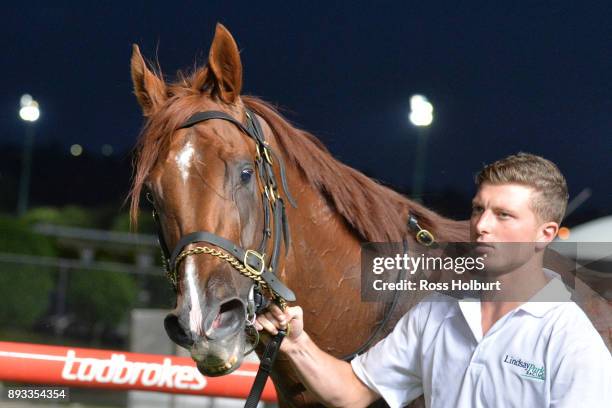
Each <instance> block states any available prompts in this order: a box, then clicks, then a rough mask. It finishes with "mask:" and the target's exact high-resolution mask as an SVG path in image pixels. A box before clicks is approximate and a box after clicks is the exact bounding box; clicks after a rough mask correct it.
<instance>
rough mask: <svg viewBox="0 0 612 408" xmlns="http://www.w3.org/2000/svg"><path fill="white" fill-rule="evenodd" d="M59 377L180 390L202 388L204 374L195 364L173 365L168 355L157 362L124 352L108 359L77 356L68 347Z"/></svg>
mask: <svg viewBox="0 0 612 408" xmlns="http://www.w3.org/2000/svg"><path fill="white" fill-rule="evenodd" d="M62 378H63V379H65V380H77V381H83V382H93V381H95V382H99V383H112V384H118V385H119V384H130V385H134V384H142V385H143V386H145V387H166V388H177V389H180V390H187V389H189V390H203V389H204V387H206V378H204V376H203V375H202V374H200V372H199V371H198V370H197V369H196V368H195V367H190V366H182V365H173V364H172V360H170V358H164V360H163V362H162V363H161V364H157V363H140V362H131V361H127V360H126V358H125V355H124V354H112V355H111V358H110V360H99V359H95V358H78V357H77V355H76V352H75V351H74V350H68V352H67V355H66V361H65V363H64V368H63V369H62Z"/></svg>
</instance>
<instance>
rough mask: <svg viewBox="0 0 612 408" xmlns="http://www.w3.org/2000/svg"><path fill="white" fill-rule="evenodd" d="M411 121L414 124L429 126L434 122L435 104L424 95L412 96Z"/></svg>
mask: <svg viewBox="0 0 612 408" xmlns="http://www.w3.org/2000/svg"><path fill="white" fill-rule="evenodd" d="M410 122H412V124H413V125H414V126H429V125H431V122H433V105H432V104H431V103H430V102H429V101H428V100H427V98H426V97H424V96H423V95H412V97H411V98H410Z"/></svg>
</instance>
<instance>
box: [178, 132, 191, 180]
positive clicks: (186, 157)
mask: <svg viewBox="0 0 612 408" xmlns="http://www.w3.org/2000/svg"><path fill="white" fill-rule="evenodd" d="M194 153H195V150H194V148H193V145H192V144H191V142H187V144H186V145H185V147H183V149H182V150H181V151H180V152H179V154H177V155H176V164H177V165H178V168H179V170H180V172H181V177H182V178H183V181H185V182H186V181H187V178H188V177H189V168H190V167H191V161H192V159H193V154H194Z"/></svg>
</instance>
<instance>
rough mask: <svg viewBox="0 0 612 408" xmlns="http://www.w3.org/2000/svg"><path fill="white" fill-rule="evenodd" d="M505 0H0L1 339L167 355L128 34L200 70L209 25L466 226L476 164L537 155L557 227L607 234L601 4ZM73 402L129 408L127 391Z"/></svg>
mask: <svg viewBox="0 0 612 408" xmlns="http://www.w3.org/2000/svg"><path fill="white" fill-rule="evenodd" d="M521 3H522V2H519V3H516V2H513V3H512V4H499V3H482V4H480V3H476V2H474V3H470V4H463V3H462V4H461V6H459V5H457V4H456V2H428V3H427V4H420V3H419V4H413V3H412V2H376V3H369V2H364V3H363V4H358V3H355V2H325V3H322V2H321V3H319V4H317V3H316V2H315V3H311V2H308V3H304V2H295V3H294V2H265V4H263V3H257V4H255V3H253V2H240V1H237V2H220V1H207V2H191V1H186V2H174V3H168V2H158V1H134V2H130V3H129V4H124V3H119V2H104V3H98V4H93V3H92V4H81V3H76V2H62V1H57V2H52V3H50V2H42V1H40V2H38V1H31V2H28V3H21V4H19V5H17V4H12V5H4V6H2V16H3V24H2V25H1V26H0V33H1V38H2V53H1V55H0V78H1V81H2V90H3V92H2V94H1V95H0V299H1V300H2V306H1V307H0V341H18V342H29V343H42V344H58V345H65V346H75V347H94V348H101V349H115V350H137V351H143V352H163V353H174V351H175V350H174V349H173V348H172V346H171V345H170V344H169V342H168V341H167V340H166V339H165V337H164V336H165V334H163V328H162V317H159V316H163V315H164V313H165V310H167V309H169V308H171V307H172V306H173V305H172V299H173V294H172V291H171V288H170V286H169V284H168V282H167V281H166V279H165V277H164V274H163V272H162V270H161V267H160V262H159V249H158V247H157V244H156V239H155V237H154V236H153V235H152V233H153V228H152V220H151V217H150V211H149V210H150V209H149V208H147V207H146V204H145V207H143V212H142V214H141V218H140V222H139V229H138V231H137V233H135V232H130V226H129V219H128V215H127V207H126V205H125V203H124V200H125V198H126V195H127V192H128V189H129V185H130V180H131V174H132V173H131V172H132V168H131V160H132V153H131V149H132V148H133V146H134V144H135V142H136V140H137V137H138V134H139V132H140V129H141V127H142V124H143V118H142V116H141V111H140V108H139V107H138V105H137V103H136V101H135V98H134V96H133V94H132V83H131V79H130V72H129V61H130V55H131V45H132V44H133V43H137V44H139V45H140V47H141V51H142V53H143V55H144V56H145V57H146V58H148V59H149V60H150V61H152V63H153V64H154V65H157V64H158V63H159V65H160V66H161V68H162V71H163V72H164V74H165V76H166V79H167V80H168V79H172V78H173V77H174V75H175V73H176V71H177V70H178V69H187V70H189V69H191V68H193V67H194V66H195V65H198V64H203V63H205V62H206V56H207V53H208V47H209V45H210V42H211V40H212V36H213V33H214V28H215V24H216V23H217V22H221V23H223V24H224V25H226V27H227V28H228V29H229V30H230V31H231V32H232V34H233V36H234V38H235V39H236V41H237V43H238V45H239V47H240V49H241V58H242V63H243V69H244V89H243V93H245V94H252V95H258V96H261V97H262V98H263V99H265V100H267V101H270V102H272V103H274V104H277V105H278V106H279V108H280V109H281V111H282V112H283V113H284V114H285V115H286V117H287V118H289V119H290V120H291V121H292V122H293V123H295V124H296V125H297V126H299V127H301V128H304V129H306V130H308V131H310V132H312V133H314V134H315V135H316V136H318V137H319V138H320V139H321V140H322V141H323V143H324V144H325V145H326V146H327V147H328V148H329V149H330V150H331V152H332V153H333V154H334V155H335V156H336V157H337V158H339V159H340V160H342V161H343V162H345V163H347V164H349V165H351V166H353V167H355V168H357V169H359V170H361V171H363V172H364V173H366V174H367V175H369V176H371V177H373V178H375V179H377V180H379V181H380V182H381V183H384V184H387V185H389V186H391V187H393V188H394V189H396V190H398V191H400V192H402V193H404V194H407V195H410V196H411V197H413V198H415V199H418V200H420V201H422V202H424V203H425V204H426V205H428V206H429V207H431V208H433V209H434V210H436V211H438V212H441V213H442V214H444V215H447V216H449V217H453V218H458V219H465V218H468V216H469V212H470V200H471V196H472V194H473V192H474V184H473V176H474V174H475V173H476V172H477V171H478V170H479V169H480V168H481V167H482V165H483V164H484V163H488V162H491V161H493V160H496V159H498V158H501V157H503V156H505V155H508V154H511V153H516V152H518V151H526V152H531V153H535V154H540V155H543V156H544V157H546V158H548V159H550V160H552V161H554V162H555V163H556V164H557V165H558V166H559V167H560V169H561V171H562V172H563V173H564V174H565V176H566V177H567V180H568V184H569V188H570V200H571V204H570V208H569V209H568V214H567V217H566V219H565V221H564V226H565V227H566V228H567V229H566V230H564V232H563V234H564V235H563V237H564V239H572V234H573V233H574V232H575V231H578V232H580V231H581V228H582V231H585V227H584V226H585V225H587V226H588V228H590V229H587V231H588V233H585V232H583V234H586V236H587V238H594V237H597V240H600V241H607V242H610V225H612V224H610V222H611V221H610V220H611V218H610V215H611V214H612V190H611V189H610V186H611V185H612V160H610V158H611V153H612V114H611V112H612V98H611V97H610V95H611V90H612V83H611V82H612V80H611V76H610V72H612V54H611V53H610V41H611V40H612V30H611V29H610V24H609V21H610V20H612V6H611V5H610V3H609V2H586V3H585V2H580V4H578V2H572V1H556V2H546V1H545V2H537V4H535V3H533V2H524V3H522V4H521ZM145 202H146V201H145ZM147 311H151V313H150V314H147ZM155 313H158V314H155ZM138 316H140V318H142V319H145V320H138V319H139V317H138ZM142 316H145V317H142ZM152 316H156V317H152ZM146 319H150V320H146ZM139 321H140V323H138V322H139ZM143 321H147V322H148V323H146V324H143V323H142V322H143ZM149 328H150V330H151V331H150V332H149V331H147V330H149ZM140 330H144V331H140ZM156 336H158V337H160V338H161V340H160V341H159V344H148V345H142V344H138V342H136V341H135V339H136V338H149V337H156ZM71 399H72V402H73V404H75V405H76V404H83V405H94V406H139V405H138V404H139V402H138V399H137V398H132V397H130V396H129V395H128V394H127V393H126V392H113V393H108V392H104V391H93V390H89V391H85V390H79V389H75V390H74V392H73V393H72V396H71ZM206 401H207V402H206V404H209V405H208V406H222V405H219V404H222V403H226V402H217V403H216V404H217V405H214V404H215V402H214V401H211V400H206ZM172 403H173V404H176V403H177V402H176V400H173V402H172ZM8 404H9V402H8V401H6V400H0V406H9V405H8ZM147 404H149V403H147ZM151 404H152V403H151ZM164 404H166V405H163V406H167V404H170V402H167V401H166V402H164ZM185 404H187V402H183V403H181V404H180V405H181V406H185ZM200 404H204V403H200ZM20 406H21V405H20ZM160 406H162V405H160ZM199 406H204V405H199ZM230 406H231V403H230ZM237 406H241V405H240V404H239V405H237Z"/></svg>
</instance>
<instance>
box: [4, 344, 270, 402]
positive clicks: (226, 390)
mask: <svg viewBox="0 0 612 408" xmlns="http://www.w3.org/2000/svg"><path fill="white" fill-rule="evenodd" d="M257 368H258V365H257V364H253V363H243V364H242V366H241V367H240V368H239V369H238V370H236V371H234V372H233V373H231V374H228V375H226V376H223V377H204V376H203V375H202V374H200V372H199V371H198V369H197V368H196V367H195V364H194V362H193V360H191V359H190V358H187V357H176V356H164V355H157V354H141V353H128V352H124V351H112V350H96V349H85V348H76V347H58V346H46V345H42V344H27V343H12V342H2V341H0V380H3V381H14V382H21V383H26V384H48V385H60V386H69V387H93V388H106V389H113V390H144V391H161V392H168V393H180V394H197V395H208V396H217V397H232V398H246V397H247V395H248V393H249V390H250V389H251V386H252V385H253V381H254V379H255V374H256V372H257ZM262 400H263V401H269V402H274V401H276V392H275V390H274V386H273V385H272V382H271V381H269V380H268V383H267V384H266V387H265V388H264V391H263V394H262Z"/></svg>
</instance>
